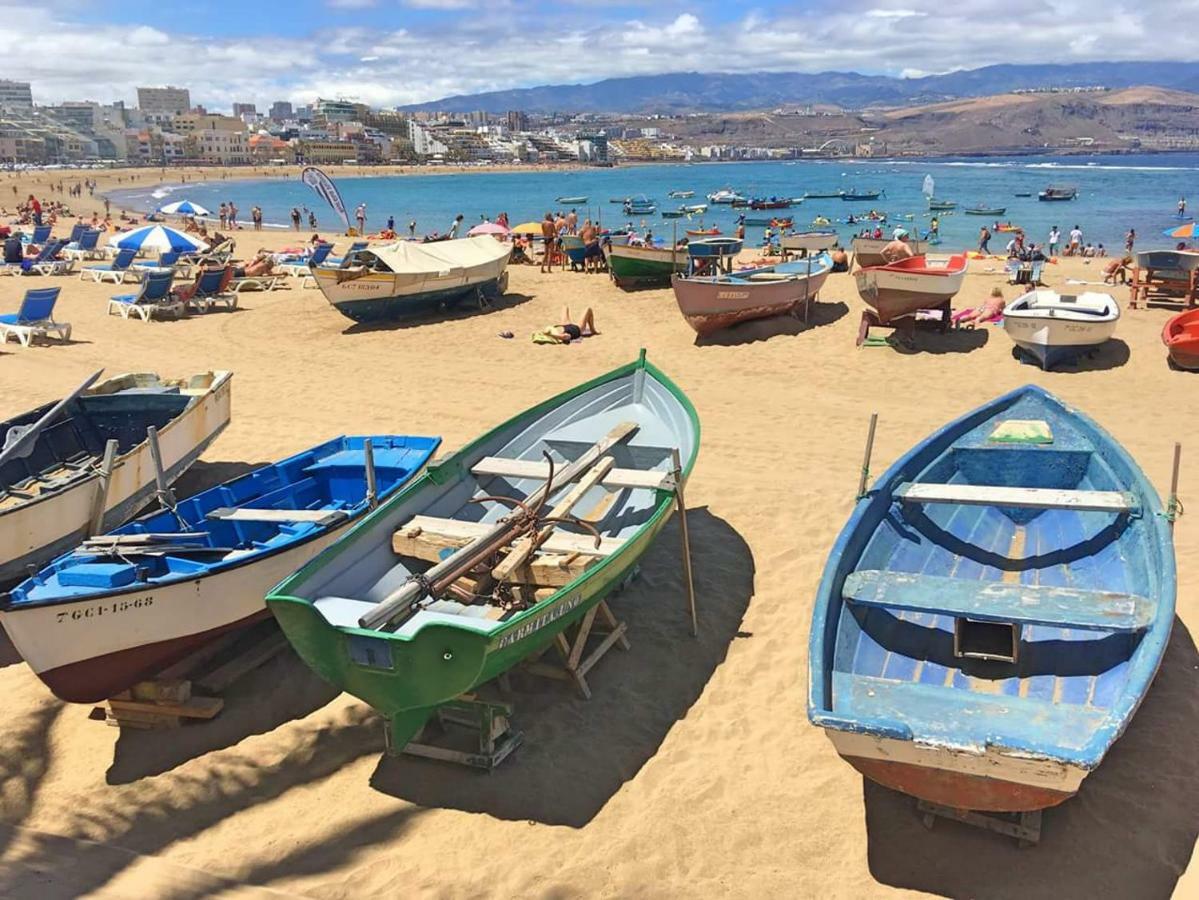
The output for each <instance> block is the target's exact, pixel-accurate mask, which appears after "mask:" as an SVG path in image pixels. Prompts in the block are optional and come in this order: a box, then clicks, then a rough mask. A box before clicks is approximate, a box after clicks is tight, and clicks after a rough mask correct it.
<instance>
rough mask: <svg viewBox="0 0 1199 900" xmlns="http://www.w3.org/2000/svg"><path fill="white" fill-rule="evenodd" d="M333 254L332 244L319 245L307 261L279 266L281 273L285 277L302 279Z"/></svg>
mask: <svg viewBox="0 0 1199 900" xmlns="http://www.w3.org/2000/svg"><path fill="white" fill-rule="evenodd" d="M332 252H333V245H332V244H317V246H316V247H315V248H314V249H313V251H312V254H311V255H310V256H309V257H308V258H307V259H303V260H293V261H291V262H285V263H283V264H282V265H280V266H279V272H280V273H282V274H284V275H294V276H296V277H297V278H301V277H303V276H305V275H307V274H308V273H309V272H311V271H312V270H313V269H314V268H316V267H317V266H319V265H321V264H322V263H324V262H325V260H326V259H327V258H328V256H329V254H330V253H332Z"/></svg>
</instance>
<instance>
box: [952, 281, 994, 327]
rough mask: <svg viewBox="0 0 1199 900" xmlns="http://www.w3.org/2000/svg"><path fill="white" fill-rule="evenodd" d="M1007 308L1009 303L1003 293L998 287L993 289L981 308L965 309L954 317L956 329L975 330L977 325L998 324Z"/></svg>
mask: <svg viewBox="0 0 1199 900" xmlns="http://www.w3.org/2000/svg"><path fill="white" fill-rule="evenodd" d="M1005 306H1007V302H1006V301H1005V300H1004V299H1003V291H1001V290H1000V289H999V288H997V287H996V288H991V296H990V297H988V298H987V299H986V300H984V301H983V304H982V305H981V306H978V307H975V308H973V309H964V310H962V311H961V312H960V313H958V314H957V315H955V316H954V317H953V324H954V327H955V328H974V327H975V326H976V325H985V324H987V323H988V322H998V321H999V320H1000V319H1002V318H1003V310H1004V307H1005Z"/></svg>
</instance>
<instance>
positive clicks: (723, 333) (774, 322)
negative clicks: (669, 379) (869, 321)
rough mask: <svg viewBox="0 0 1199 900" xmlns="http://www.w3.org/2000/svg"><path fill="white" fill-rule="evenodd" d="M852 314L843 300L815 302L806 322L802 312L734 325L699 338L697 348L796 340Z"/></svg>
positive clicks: (811, 305)
mask: <svg viewBox="0 0 1199 900" xmlns="http://www.w3.org/2000/svg"><path fill="white" fill-rule="evenodd" d="M848 312H849V306H848V304H846V303H845V302H844V301H841V300H836V301H834V302H831V303H821V302H819V301H813V302H812V303H811V304H810V305H809V309H808V318H807V321H804V316H803V313H802V312H801V313H799V315H786V316H771V317H770V318H769V319H752V320H751V321H749V322H741V323H740V324H738V325H733V326H732V327H730V328H722V329H721V330H720V331H717V332H714V333H713V334H709V335H697V336H696V338H695V346H697V347H736V346H739V345H741V344H753V343H756V342H757V341H768V340H770V339H771V338H772V337H778V336H780V335H788V336H792V337H794V336H795V335H797V334H803V333H804V332H805V331H811V330H812V329H813V328H820V327H821V326H823V325H831V324H833V322H836V321H837V320H838V319H840V318H841V317H842V316H844V315H845V314H846V313H848Z"/></svg>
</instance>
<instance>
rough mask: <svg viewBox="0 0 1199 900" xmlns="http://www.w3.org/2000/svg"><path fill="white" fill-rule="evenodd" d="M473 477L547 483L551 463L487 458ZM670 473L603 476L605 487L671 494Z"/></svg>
mask: <svg viewBox="0 0 1199 900" xmlns="http://www.w3.org/2000/svg"><path fill="white" fill-rule="evenodd" d="M470 471H471V474H472V475H480V476H496V477H500V478H511V479H515V480H518V479H521V478H535V479H540V480H543V481H544V480H545V479H546V478H548V477H549V474H550V466H549V463H547V462H544V461H543V460H538V459H507V458H506V457H502V456H485V457H483V458H482V459H481V460H479V461H478V462H477V463H475V464H474V465H473V466H471V470H470ZM671 481H672V479H671V473H670V472H663V471H660V470H658V469H616V468H613V469H611V470H610V471H609V472H608V474H607V475H605V476H604V480H603V482H602V484H603V485H604V487H606V488H649V489H651V490H661V491H668V490H671V489H672V488H673V486H674V485H673V484H672V483H671Z"/></svg>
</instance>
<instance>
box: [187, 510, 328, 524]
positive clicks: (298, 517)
mask: <svg viewBox="0 0 1199 900" xmlns="http://www.w3.org/2000/svg"><path fill="white" fill-rule="evenodd" d="M345 517H346V511H345V510H344V509H253V508H251V507H245V506H238V507H230V506H222V507H221V508H220V509H214V510H213V511H212V512H210V513H208V514H207V515H206V516H205V518H208V519H224V520H226V521H233V522H315V523H316V524H317V525H332V524H333V523H334V522H339V521H341V520H342V519H344V518H345Z"/></svg>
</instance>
